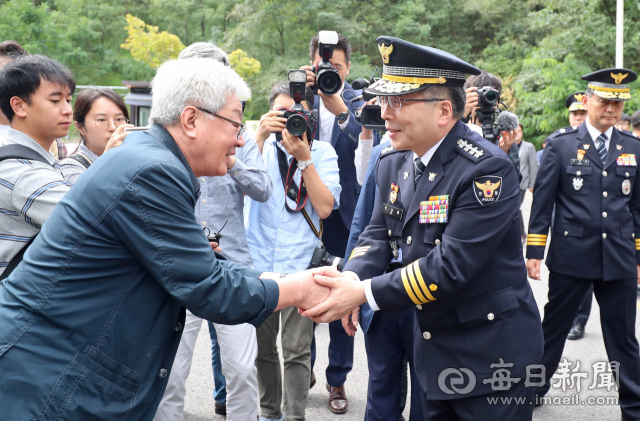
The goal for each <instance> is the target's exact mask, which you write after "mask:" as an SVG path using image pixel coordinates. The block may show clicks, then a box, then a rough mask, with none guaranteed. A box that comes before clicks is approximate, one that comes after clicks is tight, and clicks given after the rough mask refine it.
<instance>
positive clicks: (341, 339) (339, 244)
mask: <svg viewBox="0 0 640 421" xmlns="http://www.w3.org/2000/svg"><path fill="white" fill-rule="evenodd" d="M347 241H349V230H348V229H347V227H345V225H344V222H343V221H342V217H341V216H340V211H339V210H338V209H335V210H334V211H333V212H331V215H329V217H328V218H327V219H325V220H324V234H323V236H322V242H323V244H324V246H325V248H326V249H327V251H328V252H329V253H331V254H332V255H333V256H336V257H342V256H344V255H345V253H346V251H347ZM313 329H314V331H315V324H314V327H313ZM353 339H354V338H353V337H351V336H349V335H347V332H345V331H344V328H343V327H342V322H341V321H340V320H336V321H335V322H331V323H329V366H328V367H327V371H326V376H327V382H328V383H329V385H331V386H335V387H339V386H342V385H343V384H344V382H345V381H347V374H349V372H350V371H351V368H353V343H354V342H353ZM315 362H316V337H315V334H314V336H313V341H312V342H311V371H313V366H314V365H315Z"/></svg>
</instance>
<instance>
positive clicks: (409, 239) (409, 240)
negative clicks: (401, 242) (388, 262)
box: [407, 236, 411, 244]
mask: <svg viewBox="0 0 640 421" xmlns="http://www.w3.org/2000/svg"><path fill="white" fill-rule="evenodd" d="M407 244H411V236H408V237H407Z"/></svg>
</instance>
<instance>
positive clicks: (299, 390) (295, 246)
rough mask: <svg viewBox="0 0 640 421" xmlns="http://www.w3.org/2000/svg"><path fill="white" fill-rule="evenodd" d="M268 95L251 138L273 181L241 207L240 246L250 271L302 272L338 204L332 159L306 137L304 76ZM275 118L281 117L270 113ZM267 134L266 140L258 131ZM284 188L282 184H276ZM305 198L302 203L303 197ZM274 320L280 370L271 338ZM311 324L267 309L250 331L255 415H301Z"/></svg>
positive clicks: (310, 127) (308, 105)
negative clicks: (265, 195) (266, 192)
mask: <svg viewBox="0 0 640 421" xmlns="http://www.w3.org/2000/svg"><path fill="white" fill-rule="evenodd" d="M289 80H290V82H284V83H279V84H277V85H276V86H275V87H274V88H273V89H272V90H271V94H270V96H269V104H270V106H271V111H270V112H268V113H266V114H265V115H264V116H263V117H262V119H261V120H260V127H259V129H258V131H257V133H256V141H257V142H258V144H259V145H261V148H262V158H263V160H264V163H265V165H266V167H267V171H268V173H269V176H270V177H271V180H272V181H273V185H274V189H273V194H272V195H271V197H270V198H269V200H267V201H266V202H264V203H261V202H258V201H255V200H249V202H248V204H247V207H246V208H245V215H246V216H245V218H246V219H245V221H246V222H245V228H246V233H247V243H248V244H249V249H250V252H251V257H252V259H253V264H254V267H255V268H256V269H262V270H268V271H271V270H277V271H279V272H281V273H287V272H288V273H291V272H298V271H300V270H304V269H306V268H307V267H308V266H309V262H310V261H311V259H312V256H313V255H314V251H316V249H317V248H318V246H320V244H321V242H320V240H319V237H320V236H321V235H322V222H321V220H322V219H324V218H327V217H328V216H329V214H331V211H332V210H333V209H336V208H337V207H338V205H339V203H340V191H341V187H340V183H339V175H338V157H337V156H336V153H335V151H334V149H333V147H331V145H330V144H329V143H328V142H318V141H315V142H314V141H313V131H314V128H315V115H317V114H316V113H315V112H310V111H309V110H310V109H312V108H313V103H314V97H313V93H312V92H311V89H310V88H309V87H307V86H305V80H306V77H305V73H304V72H303V71H301V70H292V71H291V72H289ZM278 115H280V116H281V117H278ZM267 130H270V131H271V133H270V135H269V136H268V138H267V139H266V140H263V139H264V134H265V133H266V131H267ZM284 186H286V187H284ZM307 199H308V200H307ZM281 318H282V350H283V357H284V366H285V370H284V401H285V406H284V413H283V411H282V408H281V403H282V397H283V386H282V367H281V366H280V359H279V356H278V348H277V346H276V338H277V336H278V331H279V330H280V323H281V321H280V319H281ZM312 335H313V322H312V321H311V320H310V319H308V318H304V317H302V316H301V315H300V314H298V310H297V309H296V308H295V307H288V308H285V309H282V311H278V312H275V313H274V314H272V315H271V316H269V318H268V319H267V320H266V321H265V322H264V324H263V325H262V327H260V328H259V329H257V338H258V358H257V359H256V366H257V368H258V385H259V389H260V407H261V415H262V418H261V420H264V421H269V420H284V419H285V415H284V414H286V419H287V420H304V417H305V409H306V405H307V398H308V395H309V384H310V379H311V349H310V347H311V339H312Z"/></svg>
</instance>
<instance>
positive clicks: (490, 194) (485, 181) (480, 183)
mask: <svg viewBox="0 0 640 421" xmlns="http://www.w3.org/2000/svg"><path fill="white" fill-rule="evenodd" d="M473 190H474V192H475V196H476V199H477V200H478V203H480V204H481V205H486V204H487V203H493V202H495V201H497V200H498V199H499V198H500V193H502V177H499V176H497V175H485V176H483V177H478V178H476V179H474V180H473Z"/></svg>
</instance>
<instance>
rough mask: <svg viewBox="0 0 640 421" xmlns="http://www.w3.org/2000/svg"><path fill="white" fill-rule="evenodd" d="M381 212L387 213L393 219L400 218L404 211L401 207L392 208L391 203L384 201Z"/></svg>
mask: <svg viewBox="0 0 640 421" xmlns="http://www.w3.org/2000/svg"><path fill="white" fill-rule="evenodd" d="M382 213H384V214H385V215H389V216H390V217H392V218H394V219H400V220H401V219H402V216H403V215H404V211H403V210H402V209H398V208H394V207H393V206H391V205H387V204H386V203H384V204H382Z"/></svg>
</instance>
